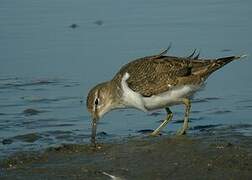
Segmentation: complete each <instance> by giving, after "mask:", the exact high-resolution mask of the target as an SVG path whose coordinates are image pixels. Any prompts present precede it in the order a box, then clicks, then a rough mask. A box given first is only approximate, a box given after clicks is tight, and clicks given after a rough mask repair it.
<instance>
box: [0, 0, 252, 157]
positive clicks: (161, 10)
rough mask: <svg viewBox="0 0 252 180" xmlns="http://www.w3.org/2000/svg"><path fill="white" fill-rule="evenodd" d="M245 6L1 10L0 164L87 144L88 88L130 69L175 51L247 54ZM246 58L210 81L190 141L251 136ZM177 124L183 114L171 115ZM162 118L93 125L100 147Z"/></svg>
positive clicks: (131, 116)
mask: <svg viewBox="0 0 252 180" xmlns="http://www.w3.org/2000/svg"><path fill="white" fill-rule="evenodd" d="M251 6H252V2H251V1H249V0H244V1H242V2H241V1H238V0H222V1H219V0H218V1H217V0H214V1H213V0H206V1H200V0H192V1H190V2H189V1H185V0H184V1H182V0H180V1H176V2H174V1H162V0H158V1H155V2H154V1H153V2H150V1H143V0H139V1H132V0H130V1H112V0H107V1H97V0H92V1H91V0H87V1H81V0H76V1H71V2H70V1H67V0H61V1H57V0H50V1H49V0H44V1H31V0H24V1H22V2H21V1H18V0H13V1H2V2H1V6H0V27H1V28H0V52H1V56H0V141H1V143H0V155H1V157H3V155H6V154H10V153H14V152H16V151H19V150H35V149H41V148H44V147H48V146H54V145H57V144H60V143H86V142H88V141H89V134H90V119H89V115H88V113H87V111H86V107H85V98H86V95H87V93H88V91H89V89H90V88H91V87H92V86H94V85H95V84H97V83H98V82H101V81H105V80H108V79H111V78H112V76H113V75H114V74H115V73H116V71H117V70H118V69H119V68H120V67H121V66H122V65H123V64H125V63H127V62H128V61H129V60H132V59H135V58H137V57H142V56H146V55H152V54H155V53H158V52H160V51H161V49H163V48H166V47H167V46H168V45H169V43H170V42H172V46H173V47H172V49H171V50H170V53H171V54H172V55H178V56H186V55H188V54H190V53H191V52H192V50H193V49H194V48H198V49H200V50H201V56H202V57H213V58H215V57H221V56H227V55H234V54H243V53H246V54H250V55H251V54H252V49H251V48H252V39H251V38H250V37H251V31H252V22H251V20H250V19H251V17H252V10H251ZM251 67H252V61H251V57H250V56H249V57H248V58H246V59H244V60H241V61H238V62H233V63H232V64H229V65H227V66H226V67H224V68H223V69H222V70H220V71H218V72H216V73H215V74H214V75H213V76H211V77H210V78H209V79H208V83H207V86H206V88H205V89H204V90H203V91H201V92H199V93H197V95H196V96H195V99H194V103H193V105H192V114H191V122H190V126H191V129H190V131H189V133H193V132H194V131H198V130H201V129H203V130H204V129H206V128H208V127H211V128H212V127H219V126H230V125H240V124H242V125H244V126H242V128H238V131H241V132H243V133H244V134H246V135H249V136H251V135H252V133H251V132H252V128H251V124H252V120H251V115H252V113H251V112H252V94H251V92H252V83H251V77H252V71H251V70H250V69H251ZM172 110H173V111H174V114H175V116H174V121H173V123H171V124H169V126H168V127H167V128H166V129H165V130H164V133H168V134H169V133H171V134H172V133H174V132H175V131H176V130H177V129H178V128H179V127H180V126H181V125H182V124H181V120H182V117H183V107H181V106H178V107H173V108H172ZM164 115H165V114H164V112H163V111H158V112H156V113H148V114H145V113H142V112H139V111H136V110H120V111H113V112H111V113H109V114H108V115H106V116H105V117H104V118H103V119H102V121H101V123H100V124H99V129H98V131H99V132H100V133H99V134H98V137H99V139H101V140H102V141H104V140H108V141H109V140H113V139H115V138H118V137H125V136H132V135H133V136H134V135H139V134H141V133H145V132H146V131H148V130H149V129H154V128H156V127H157V126H158V125H159V123H160V120H162V118H163V116H164Z"/></svg>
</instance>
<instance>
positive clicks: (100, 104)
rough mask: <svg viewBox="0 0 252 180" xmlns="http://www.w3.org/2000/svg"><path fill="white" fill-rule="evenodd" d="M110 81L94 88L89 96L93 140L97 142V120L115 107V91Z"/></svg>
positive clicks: (88, 104)
mask: <svg viewBox="0 0 252 180" xmlns="http://www.w3.org/2000/svg"><path fill="white" fill-rule="evenodd" d="M109 84H110V83H109V82H104V83H101V84H98V85H96V86H95V87H94V88H92V89H91V90H90V91H89V93H88V96H87V102H86V103H87V109H88V111H89V113H90V114H91V117H92V136H91V137H92V142H95V136H96V127H97V121H98V120H99V119H100V118H101V117H102V116H103V115H104V114H106V113H107V112H109V111H110V110H111V109H113V106H114V105H113V93H111V87H110V86H109Z"/></svg>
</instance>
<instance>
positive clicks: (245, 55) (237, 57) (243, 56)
mask: <svg viewBox="0 0 252 180" xmlns="http://www.w3.org/2000/svg"><path fill="white" fill-rule="evenodd" d="M248 56H249V55H248V54H242V55H240V56H235V59H244V58H246V57H248Z"/></svg>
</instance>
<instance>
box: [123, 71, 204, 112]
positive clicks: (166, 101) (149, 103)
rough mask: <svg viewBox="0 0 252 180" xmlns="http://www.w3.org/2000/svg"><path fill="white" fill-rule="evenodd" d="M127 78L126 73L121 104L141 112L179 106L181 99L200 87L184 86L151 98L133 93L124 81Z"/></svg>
mask: <svg viewBox="0 0 252 180" xmlns="http://www.w3.org/2000/svg"><path fill="white" fill-rule="evenodd" d="M128 78H129V75H128V73H126V74H125V75H124V77H123V78H122V82H121V85H122V90H123V96H122V98H123V102H124V105H125V106H126V107H134V108H137V109H140V110H142V111H150V110H154V109H160V108H164V107H168V106H172V105H175V104H180V103H181V102H182V101H181V99H182V98H185V97H189V96H191V95H192V94H193V93H194V92H196V91H197V90H198V89H199V88H200V86H194V85H185V86H181V87H179V88H174V89H172V90H169V91H167V92H164V93H161V94H158V95H153V96H151V97H143V96H142V95H141V94H139V93H137V92H134V91H133V90H132V89H130V88H129V87H128V84H127V82H126V80H127V79H128Z"/></svg>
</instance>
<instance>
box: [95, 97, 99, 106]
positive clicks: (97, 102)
mask: <svg viewBox="0 0 252 180" xmlns="http://www.w3.org/2000/svg"><path fill="white" fill-rule="evenodd" d="M98 104H99V100H98V98H96V99H95V105H96V106H97V105H98Z"/></svg>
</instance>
